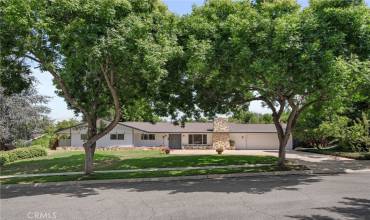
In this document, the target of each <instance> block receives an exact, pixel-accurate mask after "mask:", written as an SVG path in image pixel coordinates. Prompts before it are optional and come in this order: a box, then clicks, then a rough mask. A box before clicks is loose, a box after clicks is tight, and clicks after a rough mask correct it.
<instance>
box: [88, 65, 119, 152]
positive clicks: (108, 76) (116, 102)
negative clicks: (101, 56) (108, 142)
mask: <svg viewBox="0 0 370 220" xmlns="http://www.w3.org/2000/svg"><path fill="white" fill-rule="evenodd" d="M107 66H108V61H106V64H102V65H101V66H100V68H101V72H102V73H103V75H104V79H105V82H106V83H107V85H108V88H109V91H110V93H111V95H112V98H113V103H114V110H115V114H114V120H113V121H111V122H110V123H109V125H108V126H107V127H105V128H104V129H103V130H102V131H101V132H99V133H98V134H96V135H95V136H93V137H91V138H90V139H89V140H88V141H87V142H86V143H85V144H84V147H90V146H91V145H92V144H93V143H95V142H96V141H97V140H99V139H100V138H101V137H103V136H105V135H106V134H108V133H109V132H110V131H111V130H112V129H113V128H114V127H116V125H117V124H118V122H119V121H120V119H121V106H120V103H119V97H118V94H117V90H116V88H115V87H114V85H113V72H112V71H109V70H108V67H107Z"/></svg>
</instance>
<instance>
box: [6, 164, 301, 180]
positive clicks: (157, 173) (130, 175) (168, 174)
mask: <svg viewBox="0 0 370 220" xmlns="http://www.w3.org/2000/svg"><path fill="white" fill-rule="evenodd" d="M305 169H306V167H303V166H297V165H296V166H294V165H288V167H287V168H286V169H284V171H287V170H305ZM271 171H282V170H281V169H280V168H279V167H277V166H266V167H253V168H227V169H226V168H223V169H222V168H217V169H197V170H174V171H155V172H152V171H150V172H130V173H95V174H92V175H89V176H86V175H72V176H47V177H26V178H9V179H0V182H1V184H25V183H46V182H61V181H76V180H78V181H83V180H104V179H130V178H150V177H174V176H192V175H207V174H227V173H256V172H271Z"/></svg>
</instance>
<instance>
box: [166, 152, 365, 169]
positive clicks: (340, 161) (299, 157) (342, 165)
mask: <svg viewBox="0 0 370 220" xmlns="http://www.w3.org/2000/svg"><path fill="white" fill-rule="evenodd" d="M171 154H177V155H188V154H191V155H194V154H195V155H209V154H217V153H216V151H215V150H174V151H172V152H171ZM223 154H226V155H261V156H275V157H277V156H278V151H277V150H226V151H224V152H223ZM286 157H287V159H289V160H290V161H294V162H295V163H297V164H301V165H305V166H307V167H309V168H310V169H312V170H313V171H314V172H315V173H343V172H344V173H351V172H370V161H369V160H364V161H361V160H353V159H348V158H344V157H336V156H330V155H324V154H315V153H307V152H302V151H295V150H289V151H287V154H286Z"/></svg>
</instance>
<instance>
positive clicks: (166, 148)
mask: <svg viewBox="0 0 370 220" xmlns="http://www.w3.org/2000/svg"><path fill="white" fill-rule="evenodd" d="M161 151H162V152H163V153H165V154H170V152H171V150H170V148H168V147H163V148H162V149H161Z"/></svg>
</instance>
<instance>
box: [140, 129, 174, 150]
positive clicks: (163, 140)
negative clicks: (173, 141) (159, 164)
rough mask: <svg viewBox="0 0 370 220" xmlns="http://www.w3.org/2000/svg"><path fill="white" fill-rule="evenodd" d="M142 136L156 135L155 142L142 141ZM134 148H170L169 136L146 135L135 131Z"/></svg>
mask: <svg viewBox="0 0 370 220" xmlns="http://www.w3.org/2000/svg"><path fill="white" fill-rule="evenodd" d="M141 134H154V135H155V140H141ZM134 146H136V147H159V146H168V134H166V133H145V132H142V131H139V130H136V129H135V130H134Z"/></svg>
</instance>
